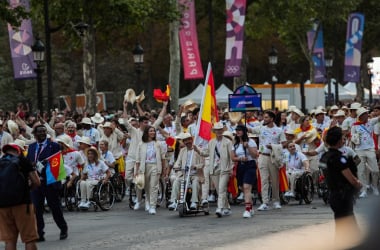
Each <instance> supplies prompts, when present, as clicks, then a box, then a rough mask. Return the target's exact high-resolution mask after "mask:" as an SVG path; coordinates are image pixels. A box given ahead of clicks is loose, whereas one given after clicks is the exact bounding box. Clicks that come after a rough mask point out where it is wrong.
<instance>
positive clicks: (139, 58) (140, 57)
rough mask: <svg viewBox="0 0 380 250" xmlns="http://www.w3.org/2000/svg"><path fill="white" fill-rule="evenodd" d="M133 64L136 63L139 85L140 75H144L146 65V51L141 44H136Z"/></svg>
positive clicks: (133, 52)
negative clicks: (143, 68) (144, 64)
mask: <svg viewBox="0 0 380 250" xmlns="http://www.w3.org/2000/svg"><path fill="white" fill-rule="evenodd" d="M132 54H133V62H134V63H135V70H136V74H137V85H139V83H140V75H141V73H142V65H143V63H144V49H143V47H141V44H140V43H138V42H137V43H136V47H135V48H134V49H133V51H132Z"/></svg>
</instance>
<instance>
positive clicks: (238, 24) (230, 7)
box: [224, 0, 246, 77]
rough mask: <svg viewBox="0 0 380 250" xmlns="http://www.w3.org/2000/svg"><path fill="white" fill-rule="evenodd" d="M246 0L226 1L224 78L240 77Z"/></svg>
mask: <svg viewBox="0 0 380 250" xmlns="http://www.w3.org/2000/svg"><path fill="white" fill-rule="evenodd" d="M245 9H246V0H226V12H227V22H226V31H227V36H226V63H225V66H224V76H225V77H234V76H240V66H241V60H242V57H243V42H244V21H245Z"/></svg>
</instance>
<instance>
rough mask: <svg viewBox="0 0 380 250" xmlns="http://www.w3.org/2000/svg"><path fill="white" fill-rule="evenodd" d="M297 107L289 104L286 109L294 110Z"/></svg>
mask: <svg viewBox="0 0 380 250" xmlns="http://www.w3.org/2000/svg"><path fill="white" fill-rule="evenodd" d="M296 108H297V107H296V106H294V105H290V106H289V108H288V111H289V112H292V111H293V110H295V109H296Z"/></svg>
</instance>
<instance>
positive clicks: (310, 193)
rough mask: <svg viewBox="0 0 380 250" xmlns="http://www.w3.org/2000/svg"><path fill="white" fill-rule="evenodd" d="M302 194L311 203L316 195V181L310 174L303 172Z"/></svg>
mask: <svg viewBox="0 0 380 250" xmlns="http://www.w3.org/2000/svg"><path fill="white" fill-rule="evenodd" d="M301 183H302V188H301V195H302V199H303V200H304V201H305V203H306V204H310V203H311V202H312V201H313V197H314V183H313V178H312V177H311V175H310V174H307V173H305V174H303V175H302V177H301Z"/></svg>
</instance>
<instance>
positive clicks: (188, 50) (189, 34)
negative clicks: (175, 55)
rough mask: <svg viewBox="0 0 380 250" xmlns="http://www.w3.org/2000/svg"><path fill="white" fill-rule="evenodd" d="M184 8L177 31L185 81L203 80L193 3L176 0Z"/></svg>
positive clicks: (186, 0)
mask: <svg viewBox="0 0 380 250" xmlns="http://www.w3.org/2000/svg"><path fill="white" fill-rule="evenodd" d="M178 1H179V3H180V4H181V5H183V6H184V11H183V15H182V19H181V23H182V26H181V27H180V30H179V41H180V45H181V54H182V63H183V71H184V78H185V79H201V78H203V70H202V63H201V58H200V53H199V47H198V35H197V26H196V22H195V3H194V1H188V0H178Z"/></svg>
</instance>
